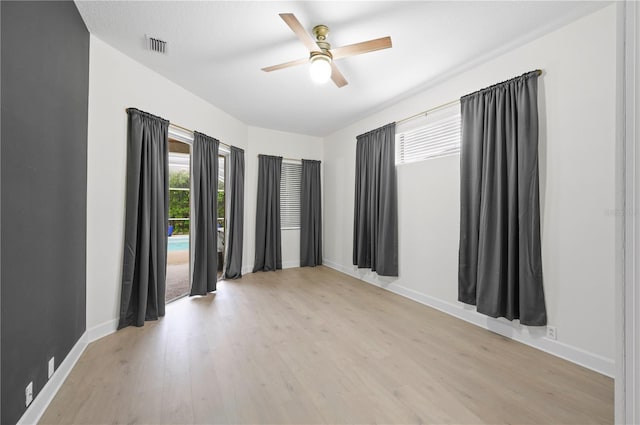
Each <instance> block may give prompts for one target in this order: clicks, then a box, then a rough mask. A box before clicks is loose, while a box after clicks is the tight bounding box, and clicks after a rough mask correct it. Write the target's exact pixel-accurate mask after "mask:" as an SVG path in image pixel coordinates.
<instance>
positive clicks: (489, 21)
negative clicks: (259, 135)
mask: <svg viewBox="0 0 640 425" xmlns="http://www.w3.org/2000/svg"><path fill="white" fill-rule="evenodd" d="M76 4H77V6H78V9H79V11H80V13H81V15H82V17H83V19H84V21H85V23H86V25H87V27H88V28H89V31H90V32H91V33H92V34H94V35H95V36H97V37H98V38H100V39H102V40H103V41H105V42H107V43H108V44H110V45H112V46H113V47H115V48H116V49H118V50H120V51H122V52H123V53H125V54H126V55H128V56H130V57H132V58H133V59H135V60H137V61H138V62H141V63H142V64H144V65H146V66H148V67H150V68H152V69H154V70H156V71H157V72H158V73H160V74H162V75H164V76H165V77H167V78H169V79H170V80H172V81H174V82H176V83H177V84H179V85H181V86H182V87H184V88H186V89H187V90H189V91H191V92H193V93H195V94H197V95H198V96H200V97H202V98H204V99H205V100H207V101H209V102H210V103H212V104H213V105H215V106H217V107H218V108H220V109H222V110H224V111H226V112H227V113H229V114H231V115H233V116H234V117H236V118H238V119H240V120H241V121H243V122H244V123H246V124H248V125H253V126H258V127H265V128H271V129H277V130H283V131H289V132H294V133H302V134H307V135H313V136H325V135H328V134H331V133H332V132H334V131H336V130H338V129H340V128H343V127H345V126H346V125H348V124H351V123H352V122H354V121H356V120H358V119H360V118H363V117H365V116H367V115H368V114H370V113H371V112H373V111H375V110H378V109H380V108H382V107H384V106H387V105H390V104H392V103H394V102H396V101H398V100H399V99H401V98H403V97H405V96H407V95H409V94H411V93H414V92H417V91H419V90H420V89H423V88H425V87H426V86H428V85H429V84H431V83H433V82H434V81H437V80H438V79H440V78H443V76H446V75H447V74H449V73H451V72H452V71H454V70H460V69H462V68H463V67H464V66H465V65H468V64H471V63H474V62H477V61H478V60H480V59H481V58H483V57H487V56H488V55H491V54H492V53H495V52H496V51H504V50H507V49H509V48H512V47H515V46H517V45H520V44H522V43H524V42H526V41H529V40H531V39H533V38H535V37H537V36H539V35H542V34H543V33H545V32H548V31H551V30H553V29H555V28H557V27H559V26H561V25H563V24H565V23H567V22H569V21H571V20H573V19H576V18H578V17H580V16H584V15H586V14H588V13H591V12H593V11H594V10H596V9H598V8H601V7H603V6H604V5H606V4H609V2H605V3H602V2H593V1H586V2H583V1H568V2H565V1H527V2H513V1H508V2H500V1H488V2H484V1H472V2H442V1H440V2H438V1H407V2H399V1H340V2H331V1H201V2H183V1H81V0H76ZM282 12H292V13H294V14H295V15H296V17H297V18H298V19H299V20H300V22H301V23H302V25H303V26H304V27H305V28H306V29H308V30H309V31H310V30H311V28H312V27H313V26H314V25H317V24H325V25H327V26H329V28H330V30H331V32H330V34H329V37H328V40H329V42H331V44H332V46H334V47H338V46H342V45H346V44H352V43H356V42H360V41H365V40H369V39H373V38H378V37H383V36H387V35H389V36H391V38H392V41H393V48H392V49H387V50H381V51H377V52H372V53H367V54H364V55H361V56H355V57H350V58H345V59H340V60H338V61H336V63H337V64H338V65H339V67H340V69H341V71H342V73H343V74H344V76H345V77H346V79H347V81H349V84H348V85H347V86H345V87H343V88H340V89H339V88H337V87H336V86H335V85H333V83H332V82H328V83H326V84H324V85H316V84H314V83H313V82H312V81H311V80H310V78H309V73H308V69H307V65H302V66H298V67H294V68H289V69H285V70H280V71H275V72H271V73H265V72H263V71H261V70H260V69H261V68H263V67H265V66H269V65H274V64H278V63H280V62H285V61H289V60H293V59H298V58H302V57H305V56H307V55H308V52H307V51H306V49H305V48H304V46H303V45H302V43H301V42H300V41H298V39H297V38H296V37H295V35H294V34H293V32H292V31H291V30H290V29H289V28H288V27H287V26H286V25H285V23H284V22H283V21H282V20H281V19H280V17H279V16H278V13H282ZM145 34H148V35H150V36H154V37H158V38H161V39H163V40H166V41H167V42H168V54H167V55H160V54H158V53H153V52H151V51H149V50H147V49H146V47H145ZM523 72H524V70H523Z"/></svg>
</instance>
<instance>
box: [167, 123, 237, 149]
mask: <svg viewBox="0 0 640 425" xmlns="http://www.w3.org/2000/svg"><path fill="white" fill-rule="evenodd" d="M169 126H170V127H175V128H179V129H180V130H183V131H186V132H187V133H192V134H193V130H189V129H188V128H186V127H183V126H181V125H178V124H174V123H172V122H171V121H169ZM218 142H219V143H220V144H221V145H223V146H226V147H227V148H229V149H231V145H228V144H226V143H224V142H220V141H219V140H218Z"/></svg>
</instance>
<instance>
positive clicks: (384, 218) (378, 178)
mask: <svg viewBox="0 0 640 425" xmlns="http://www.w3.org/2000/svg"><path fill="white" fill-rule="evenodd" d="M395 130H396V125H395V123H392V124H387V125H386V126H384V127H381V128H379V129H376V130H373V131H370V132H368V133H365V134H362V135H360V136H358V137H357V140H358V142H357V146H356V180H355V203H354V220H353V264H354V265H357V266H358V267H360V268H371V270H372V271H375V272H377V273H378V274H379V275H381V276H398V188H397V184H396V167H395Z"/></svg>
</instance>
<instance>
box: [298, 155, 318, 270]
mask: <svg viewBox="0 0 640 425" xmlns="http://www.w3.org/2000/svg"><path fill="white" fill-rule="evenodd" d="M300 183H301V190H300V204H301V205H300V266H301V267H304V266H311V267H314V266H318V265H320V264H322V188H321V180H320V161H313V160H309V159H303V160H302V178H301V182H300Z"/></svg>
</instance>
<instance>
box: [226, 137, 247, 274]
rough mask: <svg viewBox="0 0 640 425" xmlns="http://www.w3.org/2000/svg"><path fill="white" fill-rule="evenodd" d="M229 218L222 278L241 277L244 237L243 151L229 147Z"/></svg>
mask: <svg viewBox="0 0 640 425" xmlns="http://www.w3.org/2000/svg"><path fill="white" fill-rule="evenodd" d="M229 174H230V176H229V178H228V181H229V185H228V190H229V212H228V214H227V216H228V217H229V219H228V221H227V228H226V229H225V231H226V232H227V254H226V260H225V269H224V278H225V279H238V278H240V277H242V238H243V235H244V151H243V150H242V149H240V148H236V147H235V146H231V154H230V155H229Z"/></svg>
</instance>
